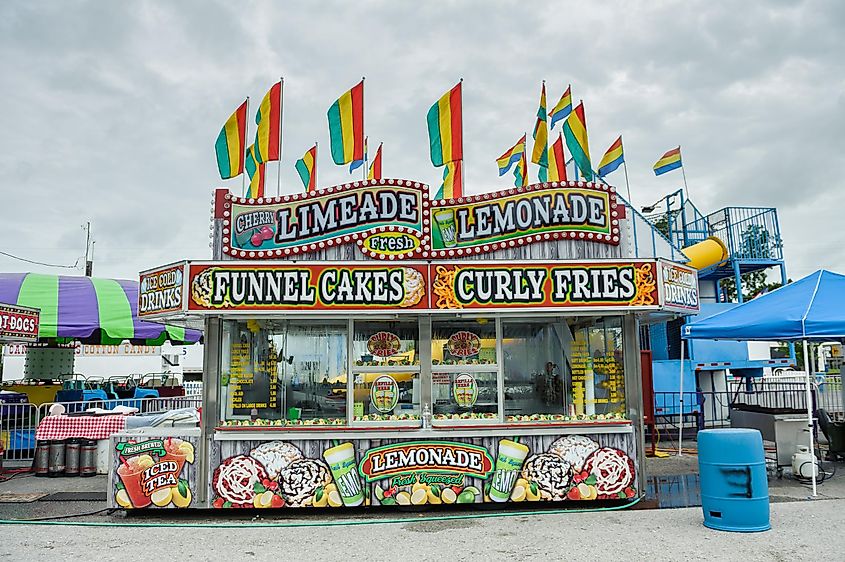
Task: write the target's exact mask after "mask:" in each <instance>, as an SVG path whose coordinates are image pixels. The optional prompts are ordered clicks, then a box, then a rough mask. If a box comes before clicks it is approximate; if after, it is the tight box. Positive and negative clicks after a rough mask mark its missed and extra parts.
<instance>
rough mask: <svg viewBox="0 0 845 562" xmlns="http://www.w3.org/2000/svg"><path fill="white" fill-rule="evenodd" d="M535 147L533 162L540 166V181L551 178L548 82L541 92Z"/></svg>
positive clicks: (533, 135)
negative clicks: (547, 103) (547, 99)
mask: <svg viewBox="0 0 845 562" xmlns="http://www.w3.org/2000/svg"><path fill="white" fill-rule="evenodd" d="M531 136H532V138H533V139H534V149H533V150H532V151H531V162H533V163H534V164H537V165H539V166H540V170H539V173H538V174H537V175H538V177H539V179H540V181H541V182H543V181H548V179H549V124H548V120H547V116H546V83H545V82H543V89H542V91H541V93H540V108H539V109H538V110H537V122H536V123H535V124H534V132H533V133H532V135H531Z"/></svg>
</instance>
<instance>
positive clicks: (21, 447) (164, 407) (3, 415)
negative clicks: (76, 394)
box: [0, 394, 202, 461]
mask: <svg viewBox="0 0 845 562" xmlns="http://www.w3.org/2000/svg"><path fill="white" fill-rule="evenodd" d="M53 404H61V405H62V406H64V408H65V412H66V413H77V412H84V411H86V410H88V409H89V408H103V409H105V410H112V409H114V408H115V407H116V406H128V407H130V408H137V409H138V412H139V413H143V414H150V413H156V412H166V411H168V410H178V409H180V408H191V407H193V408H199V407H200V406H201V405H202V395H199V394H192V395H188V396H173V397H151V398H126V399H110V400H86V401H78V402H46V403H44V404H40V405H39V404H30V403H21V404H3V405H2V406H0V439H2V444H3V449H4V451H5V454H4V459H6V460H14V461H31V460H32V459H33V458H34V456H35V445H36V443H35V430H36V429H37V428H38V424H39V423H41V420H42V419H44V418H45V417H46V416H48V415H49V413H50V407H51V406H53Z"/></svg>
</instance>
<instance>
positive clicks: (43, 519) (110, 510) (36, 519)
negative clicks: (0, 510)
mask: <svg viewBox="0 0 845 562" xmlns="http://www.w3.org/2000/svg"><path fill="white" fill-rule="evenodd" d="M117 510H118V508H116V507H106V508H104V509H98V510H97V511H88V512H85V513H71V514H69V515H54V516H52V517H33V518H32V519H12V520H11V521H15V522H17V523H43V522H46V521H56V520H58V519H72V518H74V517H88V516H91V515H99V514H100V513H105V512H108V513H107V515H110V514H111V513H113V512H115V511H117ZM0 523H3V521H0Z"/></svg>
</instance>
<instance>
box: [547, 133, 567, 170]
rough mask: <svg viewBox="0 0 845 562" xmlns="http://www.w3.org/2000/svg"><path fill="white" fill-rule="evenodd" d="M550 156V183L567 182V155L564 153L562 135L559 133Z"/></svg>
mask: <svg viewBox="0 0 845 562" xmlns="http://www.w3.org/2000/svg"><path fill="white" fill-rule="evenodd" d="M549 156H550V157H549V181H566V155H565V154H564V153H563V136H562V133H558V136H557V140H556V141H555V142H554V144H552V151H551V154H550V155H549Z"/></svg>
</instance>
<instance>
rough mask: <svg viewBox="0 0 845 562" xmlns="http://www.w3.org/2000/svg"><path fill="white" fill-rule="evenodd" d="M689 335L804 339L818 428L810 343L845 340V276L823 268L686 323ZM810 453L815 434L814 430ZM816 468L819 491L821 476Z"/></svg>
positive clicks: (810, 421)
mask: <svg viewBox="0 0 845 562" xmlns="http://www.w3.org/2000/svg"><path fill="white" fill-rule="evenodd" d="M683 337H684V338H687V339H712V340H718V339H722V340H745V341H748V340H753V341H757V340H762V341H803V342H804V371H805V372H806V375H807V380H806V388H807V417H808V424H809V426H810V428H812V427H813V412H812V401H811V398H810V368H809V353H808V351H807V341H809V340H816V341H818V340H832V339H843V338H845V275H840V274H838V273H833V272H832V271H827V270H824V269H820V270H819V271H816V272H815V273H813V274H811V275H808V276H807V277H804V278H803V279H800V280H798V281H796V282H794V283H791V284H789V285H785V286H783V287H780V288H778V289H776V290H774V291H772V292H771V293H766V294H765V295H761V296H759V297H757V298H755V299H753V300H751V301H749V302H747V303H744V304H741V305H739V306H737V307H735V308H732V309H730V310H726V311H725V312H722V313H720V314H716V315H714V316H711V317H709V318H704V319H702V320H699V321H698V322H692V323H690V324H687V325H686V326H684V329H683ZM810 454H813V438H812V431H811V432H810ZM812 472H813V495H814V496H815V495H816V478H815V471H812Z"/></svg>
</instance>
